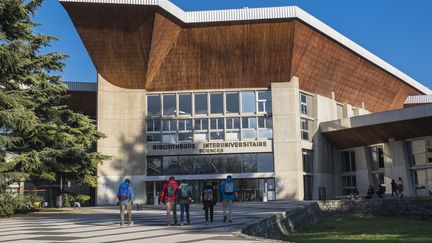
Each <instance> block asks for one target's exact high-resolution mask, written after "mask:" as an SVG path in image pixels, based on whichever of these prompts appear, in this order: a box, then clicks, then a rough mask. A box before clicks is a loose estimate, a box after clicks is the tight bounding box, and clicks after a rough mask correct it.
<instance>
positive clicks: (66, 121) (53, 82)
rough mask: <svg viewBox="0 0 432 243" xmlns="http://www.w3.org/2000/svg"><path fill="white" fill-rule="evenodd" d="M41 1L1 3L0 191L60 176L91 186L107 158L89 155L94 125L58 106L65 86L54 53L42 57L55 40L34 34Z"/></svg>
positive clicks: (1, 0)
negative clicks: (35, 15) (20, 182)
mask: <svg viewBox="0 0 432 243" xmlns="http://www.w3.org/2000/svg"><path fill="white" fill-rule="evenodd" d="M42 2H43V0H0V128H1V129H0V192H3V191H4V190H5V189H6V188H7V187H8V186H9V185H10V184H12V183H14V182H18V181H22V180H31V181H33V182H37V181H50V182H52V181H56V180H58V178H59V177H60V176H63V177H64V178H67V179H70V180H75V181H77V182H78V183H81V184H86V185H89V186H92V187H95V186H96V175H95V174H96V173H95V172H96V169H97V166H98V165H99V164H100V163H101V162H102V161H103V160H106V159H108V158H109V157H108V156H105V155H102V154H100V153H97V152H93V148H94V145H95V143H96V141H97V140H98V139H100V138H102V137H103V134H101V133H100V132H98V131H97V128H96V125H95V122H94V121H93V120H91V119H90V118H88V117H87V116H84V115H82V114H78V113H74V112H73V111H71V110H70V109H68V108H67V107H66V106H63V105H61V101H62V100H63V99H65V98H67V97H66V92H65V89H66V86H65V84H64V83H63V82H62V81H61V77H60V76H58V75H54V74H53V72H61V71H62V69H63V66H64V64H63V62H62V61H63V60H64V59H65V58H66V57H67V56H66V55H61V54H59V53H56V52H54V53H42V52H41V50H42V49H43V48H45V47H47V46H49V43H50V42H51V41H53V40H56V38H55V37H53V36H49V35H44V34H39V33H35V32H34V31H33V28H34V27H35V26H37V24H36V23H34V22H33V21H32V17H33V16H34V14H35V11H36V9H37V8H38V7H39V6H40V5H41V4H42Z"/></svg>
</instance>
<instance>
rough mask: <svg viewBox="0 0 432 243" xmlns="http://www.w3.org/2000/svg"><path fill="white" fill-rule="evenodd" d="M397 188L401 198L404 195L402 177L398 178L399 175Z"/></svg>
mask: <svg viewBox="0 0 432 243" xmlns="http://www.w3.org/2000/svg"><path fill="white" fill-rule="evenodd" d="M397 188H398V191H399V195H400V196H399V198H403V197H404V195H403V190H404V188H403V182H402V178H400V177H399V183H398V185H397Z"/></svg>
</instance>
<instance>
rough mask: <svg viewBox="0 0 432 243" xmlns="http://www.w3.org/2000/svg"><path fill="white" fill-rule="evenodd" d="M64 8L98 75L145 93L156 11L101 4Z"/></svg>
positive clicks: (113, 82)
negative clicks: (142, 90)
mask: <svg viewBox="0 0 432 243" xmlns="http://www.w3.org/2000/svg"><path fill="white" fill-rule="evenodd" d="M62 4H63V6H64V8H65V9H66V10H67V12H68V13H69V16H70V18H71V19H72V21H73V23H74V25H75V27H76V29H77V31H78V33H79V35H80V37H81V39H82V41H83V43H84V46H85V47H86V49H87V51H88V53H89V55H90V57H91V59H92V61H93V63H94V65H95V67H96V69H97V71H98V73H99V74H100V75H101V76H102V77H103V78H104V79H106V80H107V81H109V82H110V83H112V84H113V85H116V86H119V87H122V88H130V89H144V88H145V80H146V76H147V67H148V63H149V53H150V46H151V40H152V33H153V22H154V15H155V11H156V8H155V7H148V6H136V5H122V4H100V3H96V4H95V3H79V4H77V3H68V2H62Z"/></svg>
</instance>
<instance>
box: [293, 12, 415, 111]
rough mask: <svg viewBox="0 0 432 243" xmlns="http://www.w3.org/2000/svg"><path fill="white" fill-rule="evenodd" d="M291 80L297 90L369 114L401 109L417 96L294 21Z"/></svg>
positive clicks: (380, 70) (306, 26) (390, 76)
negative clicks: (295, 81)
mask: <svg viewBox="0 0 432 243" xmlns="http://www.w3.org/2000/svg"><path fill="white" fill-rule="evenodd" d="M291 73H292V75H293V76H297V77H299V79H300V89H302V90H305V91H308V92H311V93H316V94H320V95H323V96H326V97H328V98H331V97H332V91H334V92H335V99H336V101H338V102H341V103H347V104H351V105H354V106H357V107H361V104H362V102H364V104H365V108H366V109H367V110H369V111H372V112H377V111H384V110H391V109H399V108H402V106H403V102H404V101H405V98H406V96H408V95H416V94H420V92H419V91H418V90H416V89H415V88H413V87H411V86H409V85H407V84H406V83H404V82H402V81H401V80H400V79H398V78H397V77H395V76H393V75H392V74H390V73H388V72H386V71H385V70H383V69H381V68H380V67H378V66H377V65H375V64H373V63H371V62H369V61H368V60H366V59H365V58H363V57H361V56H359V55H358V54H356V53H354V52H352V51H351V50H349V49H347V48H346V47H344V46H342V45H341V44H339V43H337V42H336V41H334V40H333V39H331V38H329V37H328V36H326V35H324V34H322V33H321V32H319V31H317V30H316V29H314V28H313V27H310V26H309V25H307V24H305V23H303V22H302V21H299V20H296V21H295V35H294V52H293V60H292V71H291Z"/></svg>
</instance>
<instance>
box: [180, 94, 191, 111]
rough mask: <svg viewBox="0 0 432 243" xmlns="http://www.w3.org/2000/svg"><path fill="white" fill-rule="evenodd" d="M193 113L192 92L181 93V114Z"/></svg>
mask: <svg viewBox="0 0 432 243" xmlns="http://www.w3.org/2000/svg"><path fill="white" fill-rule="evenodd" d="M191 114H192V94H191V93H184V94H179V116H185V115H186V116H187V115H189V116H190V115H191Z"/></svg>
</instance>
